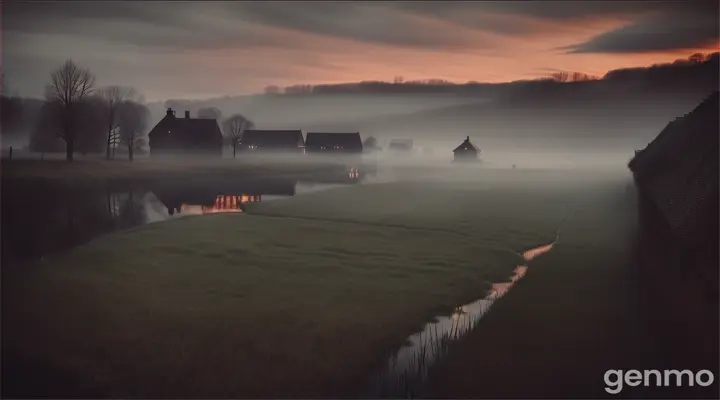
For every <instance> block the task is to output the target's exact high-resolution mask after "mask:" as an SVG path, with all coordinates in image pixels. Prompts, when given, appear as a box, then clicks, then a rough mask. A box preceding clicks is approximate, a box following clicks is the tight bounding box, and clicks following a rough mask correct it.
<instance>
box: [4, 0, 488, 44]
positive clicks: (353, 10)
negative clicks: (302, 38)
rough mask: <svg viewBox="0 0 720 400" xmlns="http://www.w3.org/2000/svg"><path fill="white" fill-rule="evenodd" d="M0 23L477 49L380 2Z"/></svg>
mask: <svg viewBox="0 0 720 400" xmlns="http://www.w3.org/2000/svg"><path fill="white" fill-rule="evenodd" d="M3 19H4V20H3V22H4V24H3V29H4V30H5V31H6V32H20V33H47V34H74V35H92V36H95V37H101V38H104V39H107V40H110V41H117V42H125V43H131V44H135V45H140V46H158V47H173V48H184V49H197V48H223V47H224V48H252V47H256V46H262V47H296V46H297V45H298V43H293V42H292V37H290V41H289V40H288V36H284V37H280V35H278V34H272V30H271V29H268V28H275V29H285V30H288V29H289V30H295V31H301V32H305V33H311V34H316V35H324V36H328V37H339V38H345V39H352V40H357V41H362V42H369V43H381V44H388V45H397V46H406V47H424V48H447V49H453V48H467V47H468V46H470V45H474V46H477V45H479V44H480V43H478V38H474V39H472V38H469V37H468V36H467V34H462V32H457V31H456V30H454V31H453V30H449V29H447V27H446V28H445V29H437V27H433V28H434V29H428V27H427V21H422V20H418V18H417V16H414V15H407V14H403V13H402V12H399V10H397V9H394V8H393V7H391V6H390V5H389V4H388V3H381V2H378V3H367V2H307V3H294V2H236V3H215V2H187V3H173V2H115V1H113V2H74V1H65V2H60V1H58V2H12V3H8V4H7V5H6V6H5V9H4V16H3ZM263 28H265V29H263ZM486 44H489V43H486Z"/></svg>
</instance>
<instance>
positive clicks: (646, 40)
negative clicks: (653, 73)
mask: <svg viewBox="0 0 720 400" xmlns="http://www.w3.org/2000/svg"><path fill="white" fill-rule="evenodd" d="M719 29H720V27H719V24H718V3H717V2H712V3H711V2H706V1H698V2H684V3H671V4H669V7H667V8H666V9H662V10H656V11H655V12H653V13H651V14H650V15H648V16H645V17H643V18H640V19H638V20H636V21H634V22H632V23H630V24H628V25H626V26H623V27H621V28H618V29H615V30H612V31H609V32H605V33H603V34H600V35H598V36H595V37H593V38H591V39H590V40H588V41H586V42H584V43H578V44H574V45H571V46H567V47H564V48H562V49H561V50H566V51H567V52H568V53H642V52H653V51H669V50H681V49H692V48H706V47H710V46H716V45H717V43H718V38H719V33H718V31H719Z"/></svg>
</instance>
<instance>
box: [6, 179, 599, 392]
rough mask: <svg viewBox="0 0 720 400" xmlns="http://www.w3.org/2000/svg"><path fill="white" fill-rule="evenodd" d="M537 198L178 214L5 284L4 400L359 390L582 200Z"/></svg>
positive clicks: (471, 193)
mask: <svg viewBox="0 0 720 400" xmlns="http://www.w3.org/2000/svg"><path fill="white" fill-rule="evenodd" d="M526 183H528V182H526ZM551 183H552V184H548V185H541V184H535V185H531V184H529V183H528V185H527V187H523V186H522V185H521V186H517V185H510V186H508V185H502V184H499V183H494V184H487V185H486V184H482V183H477V184H475V185H470V184H468V183H463V184H461V183H456V184H437V183H435V184H433V185H427V184H423V185H418V184H415V183H413V184H409V183H408V184H398V185H396V186H388V185H377V186H375V185H369V186H362V187H353V188H347V189H339V190H337V191H334V192H321V193H313V194H308V195H307V196H300V197H297V198H293V199H289V200H284V201H282V202H277V203H267V204H264V205H263V204H261V205H260V207H257V208H253V209H251V210H250V211H251V212H253V211H254V212H258V213H265V214H272V215H273V216H260V215H214V216H204V217H188V218H187V219H182V220H176V221H171V222H166V223H161V224H157V225H150V226H146V227H143V228H140V229H135V230H133V231H129V232H124V233H119V234H113V235H109V236H106V237H104V238H101V239H99V240H96V241H94V242H92V243H90V244H89V245H87V246H84V247H81V248H78V249H76V250H74V251H71V252H69V253H67V254H65V255H62V256H59V257H57V258H53V259H49V260H46V261H45V262H43V263H40V264H33V265H25V266H23V267H22V268H13V269H4V270H3V272H2V273H3V275H2V289H3V293H2V296H3V297H2V300H3V301H2V312H3V321H2V322H3V336H2V350H3V351H2V361H3V369H2V374H3V377H2V378H3V379H2V381H3V386H2V390H3V395H4V396H5V397H20V396H22V397H38V396H50V397H78V396H90V397H145V398H152V397H174V398H178V397H183V398H187V397H203V398H208V397H210V398H212V397H317V396H346V395H348V394H353V393H360V392H362V391H363V390H364V389H365V388H364V387H362V385H363V384H365V383H366V382H367V378H368V377H370V376H371V374H372V372H373V371H374V370H375V369H376V368H377V367H379V366H380V365H381V364H382V363H383V362H384V356H385V355H386V354H388V353H390V352H391V351H393V350H395V349H396V348H397V346H399V345H401V344H402V343H403V341H404V340H405V338H406V337H407V336H409V335H410V334H411V333H413V332H414V331H416V330H417V329H419V328H420V327H421V326H422V324H423V323H424V322H426V321H427V320H429V319H430V318H431V317H433V316H434V315H436V314H438V313H444V312H450V311H451V310H452V309H453V308H454V307H455V306H457V305H459V304H463V303H467V302H469V301H471V300H473V299H476V298H478V297H481V296H483V295H484V294H485V292H486V290H487V289H488V288H489V284H490V283H491V282H497V281H501V280H505V279H506V278H507V277H508V276H509V275H510V272H511V270H512V269H513V268H514V267H515V266H516V265H517V263H518V261H519V259H518V256H517V254H516V252H521V251H523V250H525V249H527V248H529V247H535V246H537V245H539V244H543V243H545V242H546V241H547V239H548V238H552V236H554V231H555V228H556V227H557V223H558V222H559V221H560V220H561V219H562V217H563V216H564V214H565V213H566V212H567V208H568V204H571V205H572V204H577V203H578V202H581V201H587V199H588V198H594V197H595V196H596V194H597V193H595V192H591V191H588V190H587V189H588V187H591V186H592V185H590V186H588V185H585V186H583V185H580V186H578V185H579V184H578V183H577V182H574V183H572V184H568V183H567V182H565V181H564V180H560V181H553V182H551ZM328 196H329V197H328ZM573 196H574V197H573ZM281 203H282V204H281ZM523 221H524V222H525V224H523V223H522V222H523ZM590 226H591V225H590ZM585 228H588V225H585ZM583 243H584V242H583ZM579 246H581V247H580V248H582V245H579ZM588 255H590V257H595V256H596V253H587V252H583V251H580V250H578V252H577V253H574V254H573V255H572V258H573V260H574V262H573V265H572V267H574V266H575V265H576V264H577V265H581V264H582V260H585V259H586V258H587V257H588ZM568 271H570V270H568ZM562 276H563V274H560V278H558V279H562ZM553 282H554V284H555V286H554V287H555V288H556V289H557V290H559V289H560V288H562V287H563V285H560V286H558V284H557V282H555V281H553ZM566 289H567V288H566ZM515 291H519V289H515V290H514V291H513V292H514V293H513V296H514V295H515V294H516V293H515ZM536 293H537V297H534V296H531V298H526V299H525V300H526V301H530V302H532V301H538V299H543V295H544V293H545V292H543V293H538V292H536ZM513 296H509V298H510V299H511V298H512V297H513ZM570 311H572V310H570ZM577 312H580V308H578V310H577ZM538 318H539V317H538ZM519 329H520V330H521V331H525V330H526V329H523V327H522V326H520V327H519ZM588 330H589V328H588ZM504 333H505V334H506V335H507V334H513V332H512V331H504ZM533 334H534V332H533ZM489 342H491V341H489ZM504 343H507V340H506V341H505V342H504Z"/></svg>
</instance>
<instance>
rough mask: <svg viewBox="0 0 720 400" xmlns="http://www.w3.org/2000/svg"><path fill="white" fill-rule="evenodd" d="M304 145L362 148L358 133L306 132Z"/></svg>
mask: <svg viewBox="0 0 720 400" xmlns="http://www.w3.org/2000/svg"><path fill="white" fill-rule="evenodd" d="M305 146H307V147H316V146H326V147H330V148H332V147H335V146H339V147H341V148H344V149H360V150H362V148H363V145H362V140H361V139H360V133H359V132H354V133H335V132H308V133H307V139H306V140H305Z"/></svg>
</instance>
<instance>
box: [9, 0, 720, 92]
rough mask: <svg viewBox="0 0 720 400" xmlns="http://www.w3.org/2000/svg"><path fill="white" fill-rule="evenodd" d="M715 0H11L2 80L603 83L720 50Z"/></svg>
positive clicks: (153, 85)
mask: <svg viewBox="0 0 720 400" xmlns="http://www.w3.org/2000/svg"><path fill="white" fill-rule="evenodd" d="M717 4H718V2H717V0H689V1H682V2H678V1H675V2H668V1H661V2H654V1H639V2H622V1H612V2H601V1H588V2H582V1H558V2H550V1H546V2H543V1H533V2H520V1H505V2H479V1H475V2H450V1H444V2H436V3H435V2H387V3H383V2H359V1H357V2H330V1H324V2H271V1H264V2H210V1H194V2H167V1H165V2H162V1H153V2H150V1H147V2H146V1H133V2H123V1H108V2H102V1H83V2H80V1H77V2H73V1H43V2H40V1H35V2H29V1H25V2H20V1H12V0H4V1H3V4H2V7H3V10H2V55H3V60H2V67H3V70H4V71H5V80H6V84H7V85H8V86H9V87H10V88H11V90H12V91H14V92H17V93H19V94H21V95H23V96H38V97H39V96H41V95H42V92H43V87H44V85H45V83H46V82H47V80H48V76H49V73H50V71H51V70H52V69H53V68H55V67H57V66H58V65H59V64H61V63H62V62H63V61H64V60H65V59H67V58H72V59H73V60H75V61H76V62H77V63H78V64H81V65H82V66H86V67H89V68H90V69H92V70H93V72H95V74H96V75H97V78H98V84H100V85H107V84H119V85H125V86H134V87H135V88H137V89H139V90H140V91H142V92H143V93H144V94H145V97H146V98H147V99H148V100H162V99H167V98H203V97H214V96H224V95H238V94H245V93H254V92H261V91H262V89H263V88H264V87H265V86H266V85H270V84H276V85H280V86H286V85H292V84H297V83H311V84H315V83H340V82H351V81H360V80H386V81H390V80H392V79H393V77H395V76H403V77H404V78H405V79H406V80H410V79H426V78H440V79H448V80H452V81H456V82H466V81H469V80H475V81H480V82H501V81H511V80H518V79H532V78H537V77H540V76H543V75H547V74H549V73H552V72H554V71H557V70H567V71H579V72H585V73H590V74H595V75H602V74H604V73H605V72H607V71H608V70H610V69H614V68H620V67H631V66H645V65H649V64H653V63H657V62H665V61H672V60H675V59H676V58H681V57H686V56H688V55H689V54H691V53H693V52H697V51H704V52H707V51H716V50H717V48H718V5H717Z"/></svg>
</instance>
